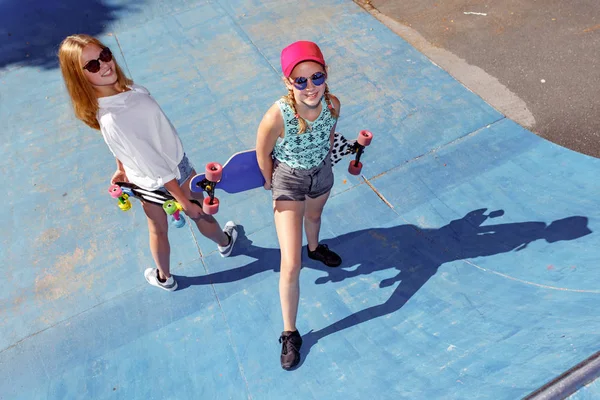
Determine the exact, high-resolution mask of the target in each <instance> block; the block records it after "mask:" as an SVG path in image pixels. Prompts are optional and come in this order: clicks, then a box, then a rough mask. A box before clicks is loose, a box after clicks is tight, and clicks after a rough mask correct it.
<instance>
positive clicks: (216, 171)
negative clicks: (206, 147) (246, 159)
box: [196, 162, 223, 215]
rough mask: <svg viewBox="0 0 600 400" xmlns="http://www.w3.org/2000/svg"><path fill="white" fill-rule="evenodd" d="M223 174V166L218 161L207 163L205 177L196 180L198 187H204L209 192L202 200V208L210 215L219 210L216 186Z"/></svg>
mask: <svg viewBox="0 0 600 400" xmlns="http://www.w3.org/2000/svg"><path fill="white" fill-rule="evenodd" d="M222 176H223V166H222V165H221V164H219V163H217V162H210V163H208V164H206V170H205V178H204V179H202V180H201V181H200V182H196V187H199V188H202V190H203V191H205V192H206V194H208V197H205V198H204V201H203V202H202V210H203V211H204V212H205V213H206V214H209V215H213V214H216V213H217V212H218V211H219V199H218V198H216V197H215V188H216V187H217V184H218V183H219V181H220V180H221V177H222Z"/></svg>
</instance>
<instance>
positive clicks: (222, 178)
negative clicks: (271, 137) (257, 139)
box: [190, 150, 265, 214]
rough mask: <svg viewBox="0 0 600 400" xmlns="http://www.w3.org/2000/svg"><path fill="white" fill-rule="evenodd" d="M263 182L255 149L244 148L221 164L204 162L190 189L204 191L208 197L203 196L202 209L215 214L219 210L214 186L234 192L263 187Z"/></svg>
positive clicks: (191, 182)
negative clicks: (203, 170)
mask: <svg viewBox="0 0 600 400" xmlns="http://www.w3.org/2000/svg"><path fill="white" fill-rule="evenodd" d="M264 184H265V178H264V177H263V174H262V172H260V168H259V166H258V160H257V158H256V150H246V151H242V152H239V153H235V154H234V155H232V156H231V157H229V160H227V161H226V162H225V164H223V165H221V164H219V163H216V162H211V163H208V164H206V170H205V172H204V173H203V174H198V175H196V176H194V177H193V178H192V180H191V181H190V190H191V191H192V193H200V192H206V194H208V197H205V198H204V204H203V205H202V209H203V210H204V212H205V213H207V214H216V213H217V211H218V210H219V199H218V198H216V197H215V189H216V188H218V189H221V190H223V191H225V192H227V193H231V194H234V193H240V192H245V191H246V190H251V189H256V188H259V187H263V186H264Z"/></svg>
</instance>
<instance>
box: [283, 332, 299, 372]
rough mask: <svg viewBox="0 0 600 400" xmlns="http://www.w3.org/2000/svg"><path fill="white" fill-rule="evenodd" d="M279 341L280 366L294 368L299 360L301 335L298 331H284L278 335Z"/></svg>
mask: <svg viewBox="0 0 600 400" xmlns="http://www.w3.org/2000/svg"><path fill="white" fill-rule="evenodd" d="M279 343H281V368H283V369H292V368H294V367H295V366H296V365H298V363H299V362H300V347H302V337H301V336H300V334H299V333H298V331H294V332H290V331H284V332H282V333H281V336H280V337H279Z"/></svg>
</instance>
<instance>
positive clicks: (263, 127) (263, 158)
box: [256, 104, 284, 190]
mask: <svg viewBox="0 0 600 400" xmlns="http://www.w3.org/2000/svg"><path fill="white" fill-rule="evenodd" d="M283 129H284V126H283V117H282V116H281V112H280V111H279V106H278V105H277V104H273V106H272V107H271V108H269V111H267V113H266V114H265V116H264V117H263V119H262V121H261V122H260V125H259V126H258V132H257V134H256V157H257V159H258V167H259V168H260V172H262V174H263V177H264V178H265V189H267V190H269V189H271V176H272V174H273V158H272V157H271V153H272V152H273V147H275V143H277V138H278V137H279V136H280V135H281V132H283Z"/></svg>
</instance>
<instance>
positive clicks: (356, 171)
mask: <svg viewBox="0 0 600 400" xmlns="http://www.w3.org/2000/svg"><path fill="white" fill-rule="evenodd" d="M361 170H362V163H361V162H360V161H359V162H358V165H356V161H354V160H352V161H350V165H348V172H350V174H352V175H358V174H360V171H361Z"/></svg>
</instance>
